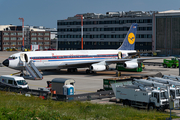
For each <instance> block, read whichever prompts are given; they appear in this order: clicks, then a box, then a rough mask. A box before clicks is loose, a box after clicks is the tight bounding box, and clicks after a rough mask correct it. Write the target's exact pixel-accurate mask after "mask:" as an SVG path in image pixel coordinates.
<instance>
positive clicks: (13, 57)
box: [9, 56, 17, 59]
mask: <svg viewBox="0 0 180 120" xmlns="http://www.w3.org/2000/svg"><path fill="white" fill-rule="evenodd" d="M9 59H17V57H15V56H12V57H9Z"/></svg>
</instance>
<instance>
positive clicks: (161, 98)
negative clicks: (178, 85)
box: [113, 79, 169, 111]
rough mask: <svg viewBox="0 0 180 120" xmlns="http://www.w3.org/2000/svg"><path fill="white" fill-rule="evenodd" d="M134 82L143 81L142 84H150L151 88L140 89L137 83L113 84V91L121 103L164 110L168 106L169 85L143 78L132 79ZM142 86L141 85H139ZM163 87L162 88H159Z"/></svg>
mask: <svg viewBox="0 0 180 120" xmlns="http://www.w3.org/2000/svg"><path fill="white" fill-rule="evenodd" d="M134 80H135V81H136V82H141V83H144V85H152V86H153V88H155V87H157V89H153V88H149V89H147V88H145V87H144V89H142V88H140V87H139V86H138V85H135V84H134V85H125V86H115V87H114V85H113V91H114V93H115V96H116V98H117V99H120V100H121V101H122V103H123V105H128V106H132V107H138V108H146V109H149V110H153V109H155V108H156V109H157V110H162V111H163V110H164V109H167V108H169V85H164V84H162V83H156V82H153V81H147V80H144V79H134ZM141 87H143V86H141ZM158 87H163V88H164V89H159V88H158Z"/></svg>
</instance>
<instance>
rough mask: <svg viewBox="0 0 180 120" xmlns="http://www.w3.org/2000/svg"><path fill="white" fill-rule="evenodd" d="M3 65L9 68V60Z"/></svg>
mask: <svg viewBox="0 0 180 120" xmlns="http://www.w3.org/2000/svg"><path fill="white" fill-rule="evenodd" d="M2 64H3V65H4V66H6V67H8V66H9V60H8V59H6V60H4V61H3V63H2Z"/></svg>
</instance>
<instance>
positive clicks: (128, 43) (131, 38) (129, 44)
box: [118, 23, 137, 50]
mask: <svg viewBox="0 0 180 120" xmlns="http://www.w3.org/2000/svg"><path fill="white" fill-rule="evenodd" d="M136 31H137V23H133V24H132V25H131V27H130V29H129V31H128V33H127V35H126V38H125V39H124V41H123V44H122V45H121V46H120V47H119V48H118V50H134V46H135V39H136Z"/></svg>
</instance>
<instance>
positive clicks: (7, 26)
mask: <svg viewBox="0 0 180 120" xmlns="http://www.w3.org/2000/svg"><path fill="white" fill-rule="evenodd" d="M10 26H16V25H0V31H4V29H6V28H9V27H10Z"/></svg>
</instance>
